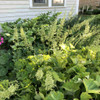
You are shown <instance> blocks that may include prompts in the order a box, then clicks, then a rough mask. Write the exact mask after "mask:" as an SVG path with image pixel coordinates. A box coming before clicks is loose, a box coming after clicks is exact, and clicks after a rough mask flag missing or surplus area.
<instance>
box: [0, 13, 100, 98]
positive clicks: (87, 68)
mask: <svg viewBox="0 0 100 100" xmlns="http://www.w3.org/2000/svg"><path fill="white" fill-rule="evenodd" d="M50 14H51V13H50V12H48V13H46V14H41V15H40V16H38V17H36V18H34V19H24V20H23V19H18V20H17V21H16V22H10V23H8V22H7V23H4V24H2V28H3V32H2V33H1V35H0V38H1V41H0V43H2V44H1V45H0V100H99V99H100V50H99V48H98V50H96V51H95V50H94V49H93V48H92V46H93V47H94V46H95V45H96V46H98V47H99V46H100V44H99V41H100V38H99V36H100V35H99V32H100V29H99V27H100V23H99V20H100V18H99V15H97V16H91V17H90V18H89V17H86V18H84V19H83V18H82V17H75V18H70V20H67V21H65V16H66V15H65V16H64V17H63V18H62V19H58V20H57V16H58V15H59V14H60V13H55V14H53V15H52V16H50ZM96 21H97V22H96ZM92 35H93V39H92V41H91V43H90V40H91V38H92ZM97 39H98V41H96V40H97ZM87 43H89V44H87ZM92 49H93V50H94V51H93V50H92Z"/></svg>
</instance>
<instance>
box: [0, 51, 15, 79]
mask: <svg viewBox="0 0 100 100" xmlns="http://www.w3.org/2000/svg"><path fill="white" fill-rule="evenodd" d="M11 59H12V57H11V52H10V51H6V50H0V80H2V79H4V78H6V77H7V74H8V73H9V71H10V70H11V69H12V66H13V63H12V62H11Z"/></svg>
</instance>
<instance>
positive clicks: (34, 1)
mask: <svg viewBox="0 0 100 100" xmlns="http://www.w3.org/2000/svg"><path fill="white" fill-rule="evenodd" d="M30 6H31V7H32V8H34V7H37V8H41V7H57V6H59V7H62V6H64V7H65V6H66V0H30Z"/></svg>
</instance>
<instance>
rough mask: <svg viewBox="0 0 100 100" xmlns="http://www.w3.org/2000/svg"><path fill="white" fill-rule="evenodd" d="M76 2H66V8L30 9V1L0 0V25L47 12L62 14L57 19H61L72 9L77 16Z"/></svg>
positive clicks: (69, 0)
mask: <svg viewBox="0 0 100 100" xmlns="http://www.w3.org/2000/svg"><path fill="white" fill-rule="evenodd" d="M77 1H78V0H66V8H64V7H58V8H53V7H52V8H30V0H0V23H4V22H9V21H15V20H17V19H18V18H34V17H36V16H37V15H39V14H40V13H46V12H48V11H53V12H58V11H59V12H62V14H61V15H60V16H59V17H63V14H64V13H65V12H66V11H67V15H68V13H69V12H70V11H71V9H72V8H73V10H74V14H77V7H78V3H77ZM66 17H67V16H66ZM0 30H1V28H0Z"/></svg>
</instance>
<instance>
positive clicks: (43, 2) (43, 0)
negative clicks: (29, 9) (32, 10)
mask: <svg viewBox="0 0 100 100" xmlns="http://www.w3.org/2000/svg"><path fill="white" fill-rule="evenodd" d="M33 6H48V0H33Z"/></svg>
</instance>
